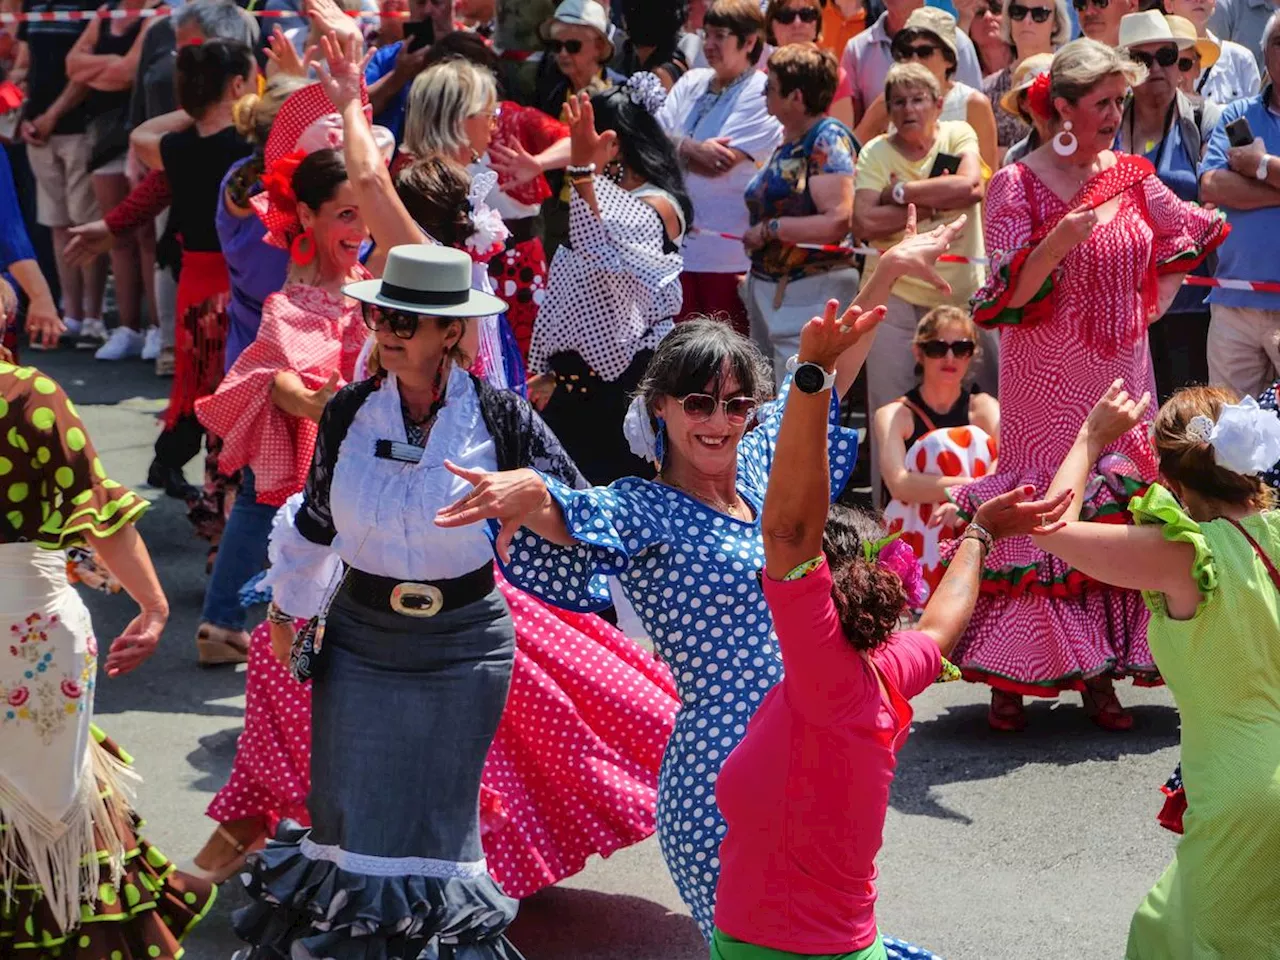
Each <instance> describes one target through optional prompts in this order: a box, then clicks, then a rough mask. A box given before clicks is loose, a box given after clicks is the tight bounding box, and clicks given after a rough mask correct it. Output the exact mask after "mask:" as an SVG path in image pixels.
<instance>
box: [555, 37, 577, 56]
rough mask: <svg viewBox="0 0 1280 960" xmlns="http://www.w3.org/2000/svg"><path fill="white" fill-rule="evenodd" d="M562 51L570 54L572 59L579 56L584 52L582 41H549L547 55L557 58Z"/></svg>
mask: <svg viewBox="0 0 1280 960" xmlns="http://www.w3.org/2000/svg"><path fill="white" fill-rule="evenodd" d="M561 50H563V51H564V52H565V53H567V54H569V56H571V57H572V56H576V55H577V54H579V53H581V52H582V41H581V40H548V41H547V53H549V54H551V55H552V56H555V55H556V54H557V53H559V52H560V51H561Z"/></svg>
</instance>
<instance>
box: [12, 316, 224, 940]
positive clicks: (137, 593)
mask: <svg viewBox="0 0 1280 960" xmlns="http://www.w3.org/2000/svg"><path fill="white" fill-rule="evenodd" d="M3 328H4V322H3V320H2V319H0V333H3ZM8 359H9V358H8V353H7V351H5V350H3V349H0V423H2V424H3V425H4V433H3V437H0V492H2V493H3V499H4V504H5V511H4V515H3V519H0V636H2V637H3V638H4V639H3V645H2V646H0V956H4V957H5V958H6V960H15V958H30V960H49V958H53V957H60V958H62V960H104V958H107V957H121V956H129V957H134V958H141V957H147V958H157V960H176V958H178V957H181V956H182V947H181V946H180V942H181V940H182V938H183V936H184V935H185V934H186V933H187V931H188V930H189V929H190V928H191V927H192V926H194V925H195V923H196V922H198V921H199V920H200V918H201V917H203V916H204V914H205V913H206V912H207V911H208V909H209V908H210V907H211V906H212V904H213V901H214V897H215V895H216V892H217V891H216V890H215V889H214V888H213V887H212V886H211V885H210V884H209V883H207V882H205V881H202V880H198V879H196V878H194V877H190V876H187V875H186V874H184V873H179V872H178V871H176V870H175V869H174V867H173V865H172V864H171V863H170V862H169V861H168V860H167V859H166V858H165V856H164V855H163V854H162V853H161V852H160V851H159V850H157V849H155V848H154V847H152V846H151V845H150V844H149V843H147V841H146V840H145V839H143V838H141V837H140V836H139V835H138V827H139V823H140V821H139V819H138V816H137V814H136V813H135V812H134V809H133V805H132V800H133V792H132V789H131V788H132V786H133V782H134V779H135V778H134V777H133V775H132V774H131V773H130V772H129V770H128V767H129V765H130V762H131V761H130V759H129V756H128V755H127V754H126V753H125V752H124V751H123V750H121V749H120V748H119V747H118V746H116V745H115V744H114V743H112V742H111V741H110V740H109V739H107V737H106V736H105V735H104V734H103V733H102V732H101V731H100V730H98V729H97V728H96V727H95V726H94V725H93V723H92V718H93V695H94V686H95V683H96V679H97V676H98V645H97V641H96V640H95V638H94V635H93V624H92V623H91V622H90V620H89V611H88V610H86V609H85V606H84V604H83V603H82V602H81V600H80V597H79V595H78V594H77V593H76V591H75V590H74V589H72V588H71V586H70V585H69V584H68V582H67V563H66V559H65V557H64V555H63V551H64V550H66V549H67V548H68V547H74V546H84V545H90V546H92V547H93V548H94V550H96V552H97V555H98V558H99V559H100V561H101V562H102V564H103V566H104V567H106V568H107V569H108V570H109V571H111V573H112V574H114V575H115V577H116V578H118V580H119V581H120V583H121V584H122V585H123V587H124V589H125V590H126V591H127V592H128V594H129V596H130V597H132V598H133V600H134V601H135V602H136V603H137V605H138V615H137V617H135V618H134V619H133V620H132V621H131V622H130V623H129V625H128V626H127V627H125V629H124V632H123V633H122V634H121V635H120V636H119V637H117V638H116V639H115V640H114V641H113V642H112V644H111V649H110V652H108V654H107V657H106V664H105V666H106V674H107V676H108V677H118V676H121V675H122V674H125V673H128V672H130V671H131V670H133V669H134V668H136V667H138V666H140V665H141V664H142V663H143V662H144V661H146V659H147V658H148V657H150V656H151V654H152V653H153V652H154V650H155V648H156V644H157V643H158V642H159V639H160V634H161V632H162V631H163V629H164V625H165V621H166V620H167V619H168V616H169V607H168V603H167V601H166V599H165V596H164V591H163V590H162V589H161V587H160V582H159V581H158V580H157V579H156V574H155V570H154V569H153V568H152V565H151V558H150V556H149V555H148V553H147V548H146V546H145V545H144V544H143V542H142V540H141V538H140V537H139V536H138V533H137V531H136V529H135V528H134V524H135V523H136V521H137V520H138V518H139V517H141V516H142V514H143V513H144V512H145V510H146V509H147V502H146V501H145V500H143V499H142V498H140V497H139V496H138V495H137V494H135V493H133V492H132V491H130V490H127V489H125V488H124V487H122V486H121V485H120V484H118V483H116V482H115V481H114V480H111V479H109V478H108V477H107V472H106V469H105V468H104V467H103V465H102V461H101V460H99V459H98V455H97V453H96V452H95V450H94V446H93V443H92V441H91V440H90V439H89V436H88V434H87V433H86V431H85V429H84V424H83V423H82V422H81V420H80V416H79V414H78V413H77V412H76V408H75V406H74V404H72V402H71V400H70V398H69V397H68V396H67V395H66V394H65V393H64V392H63V390H62V388H61V387H60V386H58V384H57V383H55V382H54V381H53V380H52V379H50V378H49V377H47V376H44V375H43V374H41V373H40V372H39V371H38V370H35V369H33V368H32V367H16V366H14V365H13V364H12V363H9V362H7V361H8Z"/></svg>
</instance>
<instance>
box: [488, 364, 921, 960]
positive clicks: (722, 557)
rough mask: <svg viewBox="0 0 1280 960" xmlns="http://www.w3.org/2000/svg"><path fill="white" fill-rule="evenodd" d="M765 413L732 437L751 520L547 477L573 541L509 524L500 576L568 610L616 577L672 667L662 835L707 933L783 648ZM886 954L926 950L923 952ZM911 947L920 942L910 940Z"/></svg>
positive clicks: (768, 413) (592, 601)
mask: <svg viewBox="0 0 1280 960" xmlns="http://www.w3.org/2000/svg"><path fill="white" fill-rule="evenodd" d="M789 387H790V380H789V379H788V381H787V383H784V384H783V388H782V393H781V395H780V397H779V399H778V400H775V401H774V402H773V403H770V404H767V405H765V406H764V407H763V408H761V411H760V422H759V425H758V426H757V427H756V428H755V429H754V430H752V431H750V432H749V433H747V434H746V436H744V437H743V438H742V441H741V442H740V443H739V444H738V493H739V494H740V495H741V496H742V498H743V500H745V501H746V502H747V503H748V504H750V506H751V509H752V513H753V515H754V517H755V519H753V520H751V521H741V520H737V519H735V518H733V517H729V516H726V515H725V514H722V513H719V512H717V511H715V510H713V509H711V508H710V507H708V506H706V505H705V504H702V503H700V502H698V501H696V500H694V499H693V498H691V497H689V496H688V495H686V494H684V493H682V492H681V491H679V490H676V489H673V488H671V487H668V486H665V485H663V484H660V483H655V482H651V481H647V480H640V479H637V478H634V477H628V478H625V479H622V480H619V481H617V482H616V483H614V484H613V485H612V486H609V487H596V488H592V489H589V490H582V491H575V490H571V489H569V488H568V487H566V486H564V485H563V484H560V483H557V482H556V481H554V480H550V479H548V480H547V486H548V488H549V489H550V491H551V494H552V496H554V497H555V498H556V501H557V502H558V503H559V504H560V506H561V508H562V510H563V511H564V518H565V524H566V526H567V527H568V529H569V532H570V533H571V534H572V535H573V536H574V537H575V538H576V539H577V540H578V541H580V542H579V544H578V545H577V546H575V547H559V546H556V545H553V544H550V543H548V542H546V541H545V540H542V539H541V538H540V537H538V536H537V535H536V534H533V533H531V532H529V531H528V530H522V531H521V532H520V534H519V535H517V537H516V540H515V542H514V543H513V545H512V549H511V563H510V564H509V566H508V569H507V575H508V577H509V578H510V579H511V580H512V582H513V583H515V584H517V585H518V586H520V587H521V588H522V589H524V590H527V591H529V592H531V593H534V594H536V595H538V596H541V597H543V598H544V599H546V600H547V601H548V602H550V603H554V604H556V605H558V606H562V607H568V608H569V609H573V610H598V609H601V608H603V607H606V606H608V605H609V603H610V599H609V587H608V582H607V579H606V577H608V576H616V577H617V578H618V580H619V581H620V583H621V585H622V587H623V589H624V591H625V592H626V595H627V599H628V600H629V601H630V602H631V604H632V606H634V607H635V610H636V613H637V614H638V615H639V617H640V620H641V622H642V623H643V624H644V627H645V630H646V631H647V632H648V634H649V636H650V638H651V639H652V640H653V644H654V652H655V654H656V655H657V656H658V657H660V658H661V659H662V660H663V661H665V662H666V663H667V665H668V666H670V667H671V670H672V673H673V674H674V675H675V679H676V686H677V688H678V690H679V694H680V699H681V709H680V713H679V714H678V715H677V717H676V724H675V730H674V732H673V733H672V735H671V740H670V741H669V742H668V744H667V750H666V754H665V756H664V758H663V763H662V772H661V775H660V778H659V782H658V810H657V826H658V840H659V842H660V844H661V847H662V856H663V858H664V859H665V860H666V863H667V868H668V870H670V871H671V876H672V878H673V879H674V880H675V884H676V887H677V888H678V889H679V891H680V896H681V897H682V898H683V899H684V902H685V903H686V904H687V905H688V906H689V909H690V910H691V911H692V913H693V918H694V920H696V921H697V923H698V926H699V927H700V928H701V930H702V933H703V935H704V936H705V937H707V938H708V939H710V937H711V931H712V915H713V912H714V906H715V891H716V880H717V879H718V876H719V872H720V859H719V849H720V840H721V838H722V837H723V836H724V832H725V823H724V820H723V819H722V818H721V816H720V811H719V809H718V808H717V807H716V803H715V782H716V777H717V776H718V775H719V772H720V766H721V764H723V763H724V760H725V758H726V757H727V756H728V755H729V754H730V752H732V750H733V748H734V747H736V746H737V745H738V742H739V741H740V740H741V739H742V738H743V736H744V735H745V734H746V731H747V721H748V720H750V719H751V715H752V714H753V713H754V712H755V709H756V707H757V706H759V704H760V701H761V700H763V699H764V696H765V694H766V693H768V692H769V690H770V688H772V687H773V685H774V684H775V683H777V682H778V681H779V680H780V679H781V678H782V657H781V654H780V653H779V650H778V640H777V637H776V636H775V635H774V632H773V620H772V618H771V617H770V615H769V609H768V606H767V605H766V603H765V599H764V593H763V591H762V590H761V586H760V579H759V576H760V571H761V569H762V568H763V566H764V541H763V538H762V536H761V533H760V520H759V518H760V511H761V508H762V506H763V504H764V494H765V487H766V485H767V483H768V476H769V467H770V464H771V463H772V460H773V451H774V446H775V444H776V441H777V435H778V427H779V426H780V424H781V420H782V407H783V402H784V400H785V397H786V391H787V390H788V389H789ZM837 414H838V405H837V404H836V403H835V402H834V401H833V403H832V413H831V427H830V432H829V436H830V455H829V459H830V465H831V489H832V491H833V496H835V495H836V494H838V493H839V491H841V490H843V489H844V485H845V482H846V481H847V480H848V478H849V474H850V473H851V472H852V470H853V466H854V461H855V460H856V459H857V452H858V441H857V434H856V432H855V431H853V430H849V429H846V428H844V427H841V426H839V424H838V420H837ZM895 943H898V941H893V940H891V939H890V938H885V945H886V948H888V949H889V956H891V957H894V956H899V955H901V956H904V957H905V956H911V957H928V956H930V954H929V953H928V952H927V951H919V952H917V953H912V954H907V953H905V952H904V953H901V954H895V953H894V952H893V951H894V950H895V949H898V948H897V947H895V946H894V944H895ZM913 949H915V948H913Z"/></svg>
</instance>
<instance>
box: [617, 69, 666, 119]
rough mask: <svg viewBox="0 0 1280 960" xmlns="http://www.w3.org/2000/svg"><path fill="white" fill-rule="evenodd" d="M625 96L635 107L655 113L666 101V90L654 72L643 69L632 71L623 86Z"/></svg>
mask: <svg viewBox="0 0 1280 960" xmlns="http://www.w3.org/2000/svg"><path fill="white" fill-rule="evenodd" d="M623 89H624V90H626V93H627V96H628V97H629V98H630V99H631V102H632V103H634V104H635V105H636V106H637V107H644V109H645V112H646V113H650V114H653V115H655V116H656V115H657V113H658V111H659V110H661V109H662V105H663V104H664V103H666V102H667V90H666V88H665V87H664V86H663V85H662V81H661V80H659V79H658V75H657V74H656V73H649V72H648V71H643V72H641V73H633V74H632V75H631V76H630V77H629V78H628V79H627V85H626V86H625V87H624V88H623Z"/></svg>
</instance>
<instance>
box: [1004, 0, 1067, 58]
mask: <svg viewBox="0 0 1280 960" xmlns="http://www.w3.org/2000/svg"><path fill="white" fill-rule="evenodd" d="M1013 2H1014V0H1004V8H1003V9H1002V10H1001V11H1000V39H1001V40H1003V41H1004V42H1005V43H1007V44H1009V46H1011V47H1012V46H1013V27H1012V26H1010V22H1009V5H1010V4H1011V3H1013ZM1070 39H1071V14H1070V13H1069V12H1068V11H1067V0H1053V36H1051V37H1050V38H1049V42H1050V43H1051V44H1053V46H1054V49H1057V48H1058V47H1060V46H1062V45H1063V44H1064V43H1066V42H1067V41H1069V40H1070Z"/></svg>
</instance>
